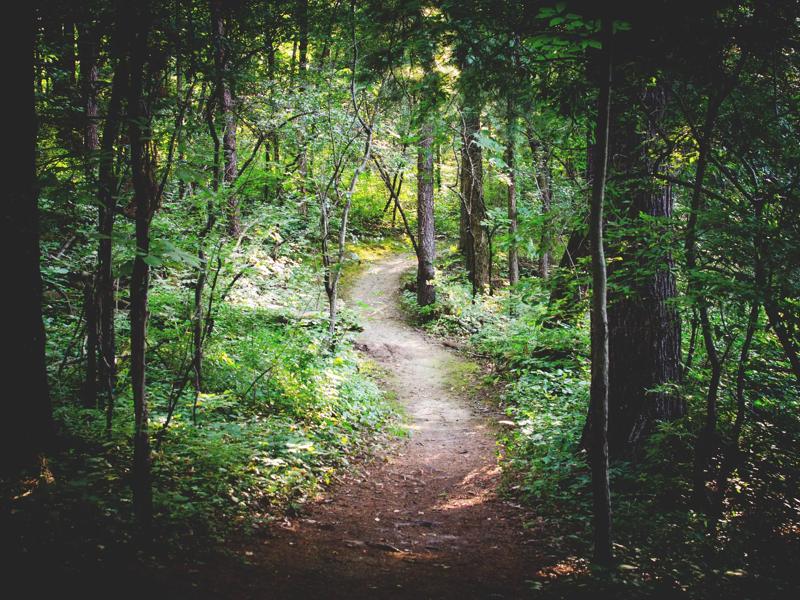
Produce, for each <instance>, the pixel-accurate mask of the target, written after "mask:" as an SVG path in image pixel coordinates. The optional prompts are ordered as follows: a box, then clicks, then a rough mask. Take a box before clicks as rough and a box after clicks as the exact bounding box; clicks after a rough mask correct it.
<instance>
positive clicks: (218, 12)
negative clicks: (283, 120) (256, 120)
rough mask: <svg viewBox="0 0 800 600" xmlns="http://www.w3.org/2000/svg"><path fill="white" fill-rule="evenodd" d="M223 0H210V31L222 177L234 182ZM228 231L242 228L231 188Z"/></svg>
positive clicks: (232, 118) (237, 231) (234, 232)
mask: <svg viewBox="0 0 800 600" xmlns="http://www.w3.org/2000/svg"><path fill="white" fill-rule="evenodd" d="M223 11H224V3H223V2H222V0H211V31H212V33H213V39H214V68H215V70H216V86H217V104H218V109H219V112H220V113H221V114H222V118H223V121H224V123H225V130H224V131H223V133H222V152H223V155H224V157H225V165H224V169H223V175H222V178H223V180H224V182H225V185H227V186H232V185H233V183H234V181H235V180H236V172H237V162H236V116H235V115H234V114H233V92H232V90H231V82H230V52H229V49H228V47H227V40H226V38H225V35H226V27H225V17H224V14H223ZM227 193H228V202H227V212H228V235H230V236H231V237H234V238H235V237H238V236H239V234H240V233H241V230H242V224H241V216H240V214H239V210H240V209H239V198H238V197H237V195H236V194H235V193H234V190H233V189H228V191H227Z"/></svg>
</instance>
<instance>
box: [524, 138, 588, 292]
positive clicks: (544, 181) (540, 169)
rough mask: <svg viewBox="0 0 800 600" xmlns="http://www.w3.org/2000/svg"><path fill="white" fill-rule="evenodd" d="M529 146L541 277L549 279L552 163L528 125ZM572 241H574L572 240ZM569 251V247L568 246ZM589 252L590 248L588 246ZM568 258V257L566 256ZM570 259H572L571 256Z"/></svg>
mask: <svg viewBox="0 0 800 600" xmlns="http://www.w3.org/2000/svg"><path fill="white" fill-rule="evenodd" d="M526 134H527V137H528V145H529V146H530V149H531V157H532V160H533V165H534V172H535V175H534V178H535V180H536V187H537V188H538V190H539V198H540V201H541V214H542V217H543V219H542V235H541V241H540V244H539V277H541V278H542V279H547V278H548V277H549V276H550V263H551V259H550V224H549V222H548V219H549V216H550V208H551V205H552V198H553V191H552V187H551V185H550V182H551V180H552V178H551V177H550V161H549V159H548V155H547V152H546V151H545V150H544V149H543V148H542V144H541V142H540V141H539V140H538V139H537V138H536V135H535V134H534V131H533V128H532V127H531V126H530V124H528V128H527V132H526ZM570 241H572V240H570ZM568 249H569V246H568ZM587 251H588V246H587ZM565 257H566V255H565ZM570 258H572V257H571V256H570Z"/></svg>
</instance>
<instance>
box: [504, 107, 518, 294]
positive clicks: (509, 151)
mask: <svg viewBox="0 0 800 600" xmlns="http://www.w3.org/2000/svg"><path fill="white" fill-rule="evenodd" d="M507 112H508V114H507V118H508V135H507V137H508V140H507V141H506V144H507V145H506V164H507V165H508V237H509V245H508V284H509V285H512V286H514V285H517V283H519V251H518V249H517V181H516V180H517V171H516V164H515V161H516V119H517V113H516V109H515V106H514V100H513V98H512V97H511V96H510V95H509V97H508V111H507Z"/></svg>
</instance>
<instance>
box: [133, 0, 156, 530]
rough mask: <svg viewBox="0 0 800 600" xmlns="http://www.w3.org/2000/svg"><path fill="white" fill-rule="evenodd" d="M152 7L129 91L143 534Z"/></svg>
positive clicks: (138, 507)
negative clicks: (148, 72) (147, 86)
mask: <svg viewBox="0 0 800 600" xmlns="http://www.w3.org/2000/svg"><path fill="white" fill-rule="evenodd" d="M151 10H152V6H151V5H150V3H149V2H144V3H141V4H139V5H137V6H134V7H131V8H130V9H129V11H130V14H129V26H130V27H132V31H133V39H132V45H131V63H130V66H131V69H130V85H129V90H128V112H129V116H130V119H129V123H130V124H129V129H128V136H129V138H130V146H131V159H130V160H131V174H132V177H133V189H134V202H135V208H136V257H135V259H134V262H133V274H132V276H131V305H130V320H131V367H130V372H131V387H132V389H133V405H134V418H135V429H134V450H133V452H134V456H133V509H134V513H135V516H136V520H137V522H138V524H139V525H140V527H141V528H142V530H143V531H144V532H147V530H149V527H150V524H151V521H152V515H153V492H152V482H151V468H152V467H151V454H150V435H149V423H148V410H147V384H146V377H145V375H146V365H147V361H146V352H145V350H146V340H147V317H148V308H147V305H148V290H149V285H150V267H149V264H148V259H149V253H150V222H151V220H152V218H153V214H154V212H155V209H156V201H157V197H158V184H157V182H156V177H155V168H156V164H155V152H154V147H153V141H152V122H151V118H152V115H151V107H150V105H149V101H148V97H149V95H148V94H146V93H145V72H146V70H147V69H148V68H149V67H150V66H151V65H150V64H149V62H150V61H149V60H148V59H149V55H150V42H149V37H150V27H151V19H152V15H151Z"/></svg>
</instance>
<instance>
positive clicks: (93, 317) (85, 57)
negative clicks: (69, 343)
mask: <svg viewBox="0 0 800 600" xmlns="http://www.w3.org/2000/svg"><path fill="white" fill-rule="evenodd" d="M79 29H80V31H79V34H80V37H79V38H78V58H79V60H80V67H81V71H80V73H81V75H80V83H81V95H82V96H83V110H84V114H83V117H84V122H83V150H84V161H85V170H86V180H87V184H91V183H92V182H93V181H94V179H95V160H96V159H97V156H96V155H97V152H98V150H99V149H100V139H99V137H98V134H97V120H98V114H99V113H98V107H97V79H98V68H97V46H98V42H99V40H98V36H97V34H96V33H95V32H94V31H93V30H92V29H91V27H89V26H88V25H87V24H86V23H82V24H81V26H80V28H79ZM95 288H96V277H94V276H89V278H88V280H87V282H86V288H85V293H84V313H85V315H86V376H85V379H84V385H83V390H82V395H83V401H84V404H85V405H86V406H90V407H91V406H96V405H97V382H98V369H97V358H98V355H99V354H100V347H99V332H98V321H97V316H98V306H97V304H98V303H97V294H96V291H95Z"/></svg>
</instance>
